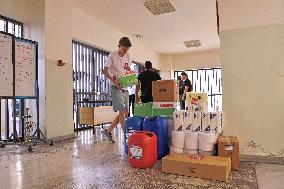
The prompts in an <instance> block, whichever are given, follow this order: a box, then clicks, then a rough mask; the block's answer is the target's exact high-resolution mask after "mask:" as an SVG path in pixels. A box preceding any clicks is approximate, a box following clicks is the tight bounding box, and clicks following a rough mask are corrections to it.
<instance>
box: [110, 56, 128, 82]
mask: <svg viewBox="0 0 284 189" xmlns="http://www.w3.org/2000/svg"><path fill="white" fill-rule="evenodd" d="M131 65H132V60H131V58H130V55H129V53H126V54H125V55H124V56H123V57H121V56H119V54H118V51H114V52H112V53H110V54H109V55H108V57H107V60H106V64H105V66H106V67H108V71H109V74H110V76H111V77H113V78H114V79H118V78H119V77H121V76H123V75H125V74H126V73H127V70H126V68H127V67H130V66H131ZM111 84H113V83H112V82H111Z"/></svg>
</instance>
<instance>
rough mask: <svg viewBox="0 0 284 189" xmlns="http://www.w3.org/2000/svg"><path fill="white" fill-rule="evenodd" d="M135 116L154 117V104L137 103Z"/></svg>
mask: <svg viewBox="0 0 284 189" xmlns="http://www.w3.org/2000/svg"><path fill="white" fill-rule="evenodd" d="M134 116H141V117H152V116H153V111H152V102H148V103H136V104H135V105H134Z"/></svg>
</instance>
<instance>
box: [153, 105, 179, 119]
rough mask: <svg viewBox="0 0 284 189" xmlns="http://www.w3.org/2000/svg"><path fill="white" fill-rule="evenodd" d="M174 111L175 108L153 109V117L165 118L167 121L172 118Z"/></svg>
mask: <svg viewBox="0 0 284 189" xmlns="http://www.w3.org/2000/svg"><path fill="white" fill-rule="evenodd" d="M175 110H176V109H175V108H160V109H153V116H157V117H165V118H168V119H172V118H173V113H174V111H175Z"/></svg>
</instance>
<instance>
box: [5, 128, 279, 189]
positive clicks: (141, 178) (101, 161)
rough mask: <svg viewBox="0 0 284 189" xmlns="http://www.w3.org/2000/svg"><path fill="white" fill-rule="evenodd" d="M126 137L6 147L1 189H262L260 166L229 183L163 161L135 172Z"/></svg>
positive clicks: (83, 135)
mask: <svg viewBox="0 0 284 189" xmlns="http://www.w3.org/2000/svg"><path fill="white" fill-rule="evenodd" d="M121 138H122V137H121V132H119V131H118V132H117V133H116V139H115V140H116V143H115V144H110V143H109V142H108V141H107V140H106V139H105V138H104V137H103V136H102V135H101V134H100V131H99V130H97V132H96V134H95V135H93V133H92V130H88V131H82V132H79V134H78V136H77V138H76V139H70V140H67V141H63V142H58V143H55V145H54V146H52V147H49V146H43V145H37V146H35V147H34V153H29V152H27V148H26V147H23V146H6V148H5V149H0V189H10V188H15V189H21V188H23V189H49V188H58V189H59V188H91V189H95V188H107V189H109V188H135V189H139V188H151V189H152V188H161V189H162V188H175V189H176V188H211V189H213V188H258V186H257V182H256V173H255V164H254V163H243V164H242V170H241V171H239V172H236V171H233V172H232V174H231V176H230V180H229V182H228V183H224V182H216V181H210V180H204V179H198V178H192V177H183V176H176V175H171V174H164V173H162V172H161V162H158V163H157V164H156V165H155V166H154V168H152V169H144V170H140V169H134V168H132V167H131V166H129V164H128V162H127V157H126V155H125V154H124V152H123V143H122V141H121ZM265 169H266V168H265ZM209 171H210V170H209ZM259 173H260V175H259V178H262V179H263V178H265V177H267V178H269V177H268V176H266V172H265V171H262V172H259ZM282 173H283V172H282ZM267 175H268V174H267ZM281 175H282V176H283V174H279V175H276V176H281ZM271 179H272V181H273V178H271ZM262 181H263V180H260V183H261V184H262V183H263V185H265V184H267V183H265V182H262ZM264 181H265V179H264ZM270 189H272V188H270Z"/></svg>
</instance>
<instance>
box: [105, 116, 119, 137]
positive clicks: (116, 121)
mask: <svg viewBox="0 0 284 189" xmlns="http://www.w3.org/2000/svg"><path fill="white" fill-rule="evenodd" d="M118 123H119V115H117V116H116V117H115V118H114V120H113V121H112V122H111V124H110V126H109V127H108V128H107V131H108V132H110V133H111V132H112V131H113V129H114V128H115V126H116V125H117V124H118Z"/></svg>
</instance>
